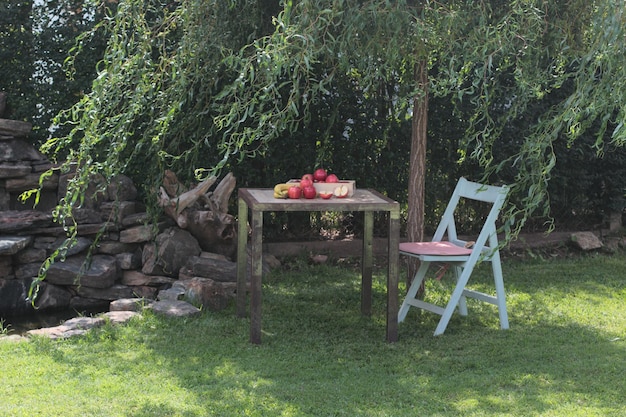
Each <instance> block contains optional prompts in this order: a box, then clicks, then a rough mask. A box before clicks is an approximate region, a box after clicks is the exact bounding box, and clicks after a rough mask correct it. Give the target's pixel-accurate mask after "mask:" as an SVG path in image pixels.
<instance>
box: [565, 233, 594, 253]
mask: <svg viewBox="0 0 626 417" xmlns="http://www.w3.org/2000/svg"><path fill="white" fill-rule="evenodd" d="M570 240H571V241H572V243H573V244H574V245H575V246H576V247H577V248H579V249H581V250H583V251H590V250H594V249H600V248H602V241H600V239H598V237H597V236H596V235H595V234H594V233H592V232H577V233H572V235H571V237H570Z"/></svg>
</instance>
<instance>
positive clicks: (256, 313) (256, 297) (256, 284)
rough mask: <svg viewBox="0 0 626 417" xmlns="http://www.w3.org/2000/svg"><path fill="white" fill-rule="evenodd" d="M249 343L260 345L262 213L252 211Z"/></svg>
mask: <svg viewBox="0 0 626 417" xmlns="http://www.w3.org/2000/svg"><path fill="white" fill-rule="evenodd" d="M250 252H251V253H250V257H251V265H250V267H251V271H252V272H251V274H250V342H251V343H256V344H260V343H261V279H262V276H263V212H262V211H256V210H252V239H251V248H250Z"/></svg>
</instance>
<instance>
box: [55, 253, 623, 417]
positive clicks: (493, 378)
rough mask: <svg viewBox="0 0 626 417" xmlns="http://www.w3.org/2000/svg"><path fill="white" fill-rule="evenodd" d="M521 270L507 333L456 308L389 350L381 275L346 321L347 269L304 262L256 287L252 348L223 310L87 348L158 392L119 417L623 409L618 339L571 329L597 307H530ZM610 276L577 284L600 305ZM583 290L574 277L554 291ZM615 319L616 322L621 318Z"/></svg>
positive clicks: (118, 334) (490, 313)
mask: <svg viewBox="0 0 626 417" xmlns="http://www.w3.org/2000/svg"><path fill="white" fill-rule="evenodd" d="M562 266H563V267H568V266H567V264H564V265H562ZM592 270H593V268H592ZM320 271H321V272H320ZM529 271H530V272H531V273H533V269H532V268H530V269H522V270H520V271H508V281H510V282H511V285H510V286H511V287H512V288H514V290H513V291H512V292H511V303H510V306H509V309H510V312H511V327H512V328H511V330H508V331H501V330H499V329H498V323H497V314H496V312H495V309H494V308H492V307H491V306H487V307H484V306H482V305H478V304H470V316H468V317H459V316H458V315H455V316H453V319H452V321H451V323H450V325H449V327H448V330H447V331H446V333H445V334H444V335H443V336H439V337H433V336H432V332H433V331H434V328H435V326H436V323H437V321H438V316H434V315H431V314H429V313H417V312H414V311H411V312H410V313H409V316H408V317H407V320H406V322H405V323H403V324H402V325H401V326H400V341H399V342H398V343H394V344H389V343H386V342H385V341H384V335H385V317H384V311H385V308H384V307H385V306H384V304H385V299H386V296H385V287H384V279H383V278H382V277H381V276H377V277H376V279H375V286H374V305H373V310H374V314H373V316H372V317H371V318H370V317H362V316H361V315H360V304H359V303H360V294H359V276H358V272H354V271H351V270H343V269H340V270H338V271H333V272H329V270H327V269H323V268H322V269H321V270H320V269H316V268H307V269H304V270H301V271H297V273H295V274H293V275H291V274H284V275H276V276H270V277H267V279H265V281H264V288H263V298H264V304H263V326H262V327H263V331H264V335H263V344H262V345H260V346H254V345H250V344H249V343H248V331H249V321H248V320H246V319H238V318H236V317H234V307H231V308H230V309H228V310H226V311H223V312H220V313H211V312H204V313H203V315H202V316H201V317H199V318H196V319H189V320H184V321H181V320H173V319H162V318H158V317H153V316H152V317H150V316H148V317H146V318H145V319H144V321H143V322H142V323H140V324H138V325H136V326H130V327H129V328H128V329H113V330H110V332H111V339H112V340H111V342H110V344H108V345H107V344H103V346H102V347H101V348H98V349H102V351H101V352H99V353H101V354H102V355H105V354H107V355H110V356H116V355H117V356H118V357H117V359H115V360H113V361H111V362H112V363H115V364H117V365H115V366H116V367H115V368H114V369H108V370H107V372H108V373H121V374H123V375H129V376H133V375H134V376H135V377H136V378H138V381H137V383H140V384H144V385H142V386H144V387H145V388H143V389H145V390H146V391H152V390H155V389H157V390H158V389H160V390H161V395H162V397H160V398H161V400H160V401H154V399H151V398H152V397H146V398H138V399H136V400H135V401H134V403H133V404H134V405H133V407H132V409H130V410H129V412H127V413H126V415H129V416H136V417H139V416H214V415H215V416H235V415H237V416H239V415H245V416H458V415H477V416H480V415H488V416H503V415H511V416H521V415H524V416H531V415H580V416H582V415H603V416H618V415H620V416H621V415H623V414H624V412H625V411H626V407H625V406H624V404H623V403H622V402H621V400H619V399H620V398H622V396H623V393H624V392H626V384H625V382H624V370H625V369H626V354H625V353H626V347H625V343H624V335H623V334H621V335H619V334H616V333H614V332H612V331H611V330H607V329H606V328H605V327H603V326H601V325H600V326H595V327H594V326H592V325H589V324H587V323H586V322H585V323H583V324H581V323H580V322H579V320H578V318H579V314H584V315H586V314H600V313H601V312H602V311H603V307H602V305H598V306H592V307H588V306H587V305H586V301H585V300H582V303H583V304H585V310H584V311H581V309H582V307H581V305H580V304H576V302H575V300H573V301H572V300H569V301H568V303H571V306H572V307H575V306H578V312H577V311H572V312H571V313H570V314H569V315H558V316H555V315H554V314H553V313H552V312H553V311H554V310H555V309H559V308H561V307H562V305H560V304H559V300H558V298H559V297H560V295H559V294H556V295H555V297H552V298H549V297H546V298H544V299H542V300H541V302H540V303H539V302H532V300H533V299H535V298H541V297H539V295H542V294H546V293H550V289H551V288H552V286H553V285H556V284H555V283H554V282H553V281H552V282H551V281H549V280H548V279H542V280H541V281H538V282H535V281H533V280H532V279H531V278H529V277H528V273H527V272H529ZM549 273H550V274H551V273H553V272H551V271H549ZM506 274H507V271H505V275H506ZM609 275H610V274H609ZM481 279H482V278H479V279H478V280H477V283H478V285H481ZM619 279H620V278H619V277H614V278H605V280H606V281H605V282H604V283H602V284H599V283H598V282H597V280H594V279H593V278H592V282H591V283H593V284H594V285H601V287H600V288H598V291H599V292H600V296H601V297H607V296H609V295H611V292H610V291H608V293H607V292H606V291H605V290H606V289H607V288H614V287H615V288H620V285H621V288H622V291H623V286H624V283H621V284H619V283H618V280H619ZM505 280H507V278H506V277H505ZM570 281H571V280H570ZM485 282H486V280H485ZM591 283H590V282H589V280H588V279H585V278H583V277H581V276H579V278H578V280H577V281H574V282H569V283H568V288H570V290H571V289H572V288H574V287H581V288H585V289H587V290H588V289H593V288H595V287H594V285H590V284H591ZM560 287H561V286H560V285H557V288H560ZM605 301H606V302H609V301H607V300H605ZM573 310H576V309H573ZM580 318H581V321H584V320H582V319H583V317H582V316H580ZM617 319H618V320H619V321H620V322H621V323H622V324H624V322H625V321H626V318H625V317H624V313H622V315H621V316H619V317H618V318H617ZM100 337H102V336H100ZM122 346H124V347H126V348H127V349H128V350H130V351H132V352H133V354H132V355H130V356H129V353H128V351H127V350H124V349H122ZM88 358H89V359H88ZM57 359H58V360H60V361H62V360H63V359H62V357H58V358H57ZM88 360H92V361H96V364H94V363H87V361H88ZM108 363H109V362H108V361H107V358H105V357H100V356H97V355H96V357H95V358H94V355H91V356H90V357H85V363H83V364H81V363H76V362H74V363H67V366H68V367H70V368H72V369H73V371H74V372H77V373H81V372H82V369H83V368H82V366H102V367H103V368H106V367H107V366H108V367H110V366H111V365H109V364H108ZM137 364H143V365H142V366H139V367H138V366H137ZM124 366H128V368H129V369H130V370H125V369H122V368H123V367H124ZM142 370H143V371H144V372H146V374H144V375H141V374H140V375H137V374H138V373H140V372H142ZM150 370H152V371H153V373H154V375H150V374H149V373H148V372H150ZM142 378H144V379H145V381H141V379H142ZM146 381H148V382H146ZM159 381H160V383H161V384H162V385H163V387H161V388H159V387H158V384H159ZM165 381H167V384H165ZM155 385H157V386H155ZM168 386H169V387H170V388H169V389H170V390H172V392H177V394H176V395H174V394H172V393H170V392H169V391H168Z"/></svg>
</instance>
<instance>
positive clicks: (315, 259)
mask: <svg viewBox="0 0 626 417" xmlns="http://www.w3.org/2000/svg"><path fill="white" fill-rule="evenodd" d="M311 262H312V263H314V264H325V263H326V262H328V255H320V254H318V255H312V256H311Z"/></svg>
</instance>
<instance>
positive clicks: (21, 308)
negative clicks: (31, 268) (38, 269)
mask: <svg viewBox="0 0 626 417" xmlns="http://www.w3.org/2000/svg"><path fill="white" fill-rule="evenodd" d="M31 282H32V280H31V279H10V280H6V279H0V316H11V315H13V316H19V315H21V314H27V313H32V311H33V307H32V306H31V304H30V303H29V302H28V300H27V298H28V290H29V289H30V283H31Z"/></svg>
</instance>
